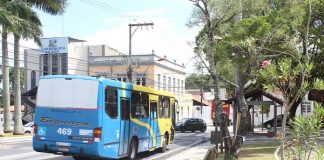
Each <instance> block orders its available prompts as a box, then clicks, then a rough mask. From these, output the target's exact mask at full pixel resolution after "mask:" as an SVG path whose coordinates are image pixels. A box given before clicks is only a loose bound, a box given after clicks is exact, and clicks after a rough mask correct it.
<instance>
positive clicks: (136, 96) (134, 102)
mask: <svg viewBox="0 0 324 160" xmlns="http://www.w3.org/2000/svg"><path fill="white" fill-rule="evenodd" d="M131 113H132V117H133V118H138V117H140V116H141V106H140V93H139V92H132V99H131Z"/></svg>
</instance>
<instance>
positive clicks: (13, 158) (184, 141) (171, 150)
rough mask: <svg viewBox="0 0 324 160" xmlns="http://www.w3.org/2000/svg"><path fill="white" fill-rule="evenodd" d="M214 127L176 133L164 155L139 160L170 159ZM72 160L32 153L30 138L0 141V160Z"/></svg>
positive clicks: (150, 154) (205, 138) (151, 154)
mask: <svg viewBox="0 0 324 160" xmlns="http://www.w3.org/2000/svg"><path fill="white" fill-rule="evenodd" d="M213 129H214V127H212V126H210V127H208V128H207V130H206V132H204V133H201V132H200V131H196V132H193V133H192V132H186V133H181V132H176V135H175V142H174V144H171V145H169V146H168V150H167V151H166V152H165V153H159V152H156V151H153V152H143V153H140V154H138V158H139V159H149V160H157V159H166V158H172V157H173V156H175V155H176V154H179V153H181V152H183V151H185V150H188V149H189V148H191V147H193V146H196V145H198V144H201V143H204V142H206V141H208V140H209V137H210V131H211V130H213ZM21 159H23V160H40V159H47V160H73V158H72V157H71V156H62V155H54V154H47V153H38V152H35V151H33V148H32V141H31V137H28V138H17V139H10V140H2V139H0V160H21Z"/></svg>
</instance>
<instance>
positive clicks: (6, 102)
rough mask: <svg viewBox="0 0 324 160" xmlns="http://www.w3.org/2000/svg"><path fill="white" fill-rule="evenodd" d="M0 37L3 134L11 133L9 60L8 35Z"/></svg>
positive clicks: (3, 33)
mask: <svg viewBox="0 0 324 160" xmlns="http://www.w3.org/2000/svg"><path fill="white" fill-rule="evenodd" d="M1 36H2V80H3V82H2V85H3V94H2V96H3V111H4V112H3V119H4V128H3V131H4V132H5V133H10V132H12V129H11V124H10V121H11V116H10V89H9V59H8V39H7V38H8V33H6V32H5V31H3V32H2V33H1Z"/></svg>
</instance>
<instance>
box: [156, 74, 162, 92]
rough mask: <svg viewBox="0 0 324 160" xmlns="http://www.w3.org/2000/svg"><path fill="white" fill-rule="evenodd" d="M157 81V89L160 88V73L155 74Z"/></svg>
mask: <svg viewBox="0 0 324 160" xmlns="http://www.w3.org/2000/svg"><path fill="white" fill-rule="evenodd" d="M157 83H158V84H157V85H158V89H161V88H160V83H161V75H160V74H158V75H157Z"/></svg>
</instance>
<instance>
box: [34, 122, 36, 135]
mask: <svg viewBox="0 0 324 160" xmlns="http://www.w3.org/2000/svg"><path fill="white" fill-rule="evenodd" d="M36 133H37V124H36V123H35V124H34V134H36Z"/></svg>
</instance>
